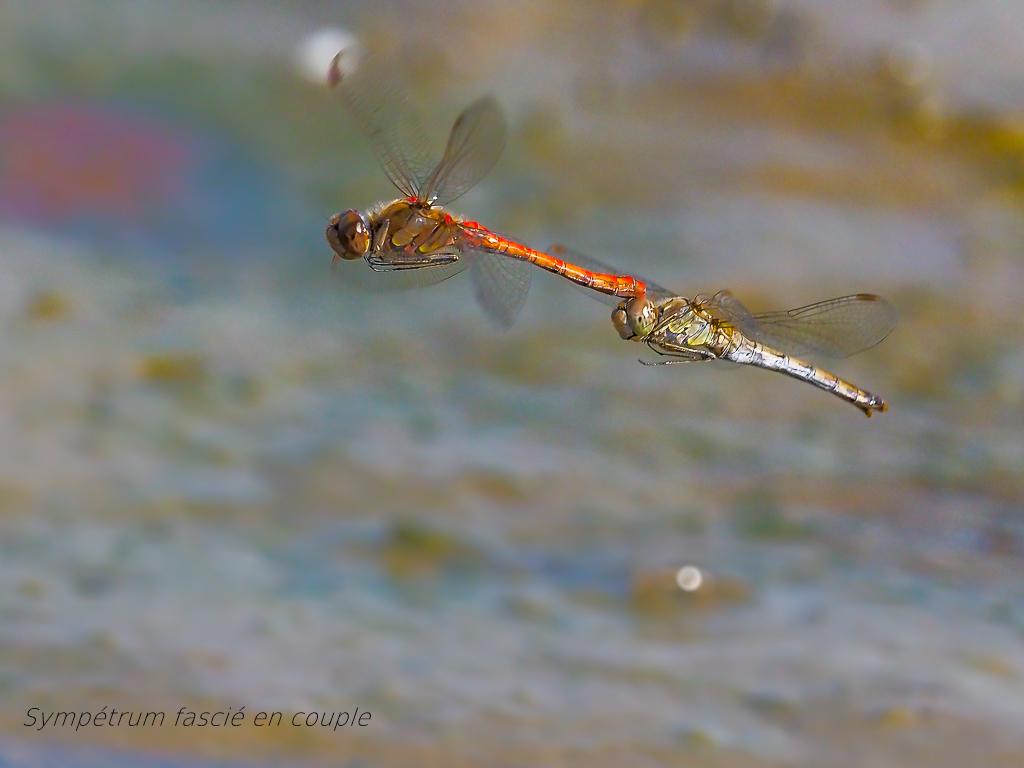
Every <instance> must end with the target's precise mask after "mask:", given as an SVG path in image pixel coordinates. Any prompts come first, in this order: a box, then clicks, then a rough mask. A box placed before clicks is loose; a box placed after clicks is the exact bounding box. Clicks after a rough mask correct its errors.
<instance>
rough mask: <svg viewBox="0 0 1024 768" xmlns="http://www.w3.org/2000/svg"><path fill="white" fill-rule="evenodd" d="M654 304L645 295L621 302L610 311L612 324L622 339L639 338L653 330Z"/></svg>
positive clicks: (655, 313)
mask: <svg viewBox="0 0 1024 768" xmlns="http://www.w3.org/2000/svg"><path fill="white" fill-rule="evenodd" d="M657 319H658V317H657V312H656V310H655V309H654V304H653V303H652V302H651V301H650V300H649V299H647V298H646V297H645V296H637V297H635V298H632V299H626V300H625V301H623V302H621V303H620V304H619V305H618V306H617V307H616V308H615V309H614V311H613V312H612V325H614V326H615V330H616V331H618V332H619V336H621V337H622V338H624V339H639V338H643V337H645V336H647V335H648V334H649V333H650V332H651V331H653V330H654V325H655V323H656V322H657Z"/></svg>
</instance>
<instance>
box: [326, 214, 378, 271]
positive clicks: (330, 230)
mask: <svg viewBox="0 0 1024 768" xmlns="http://www.w3.org/2000/svg"><path fill="white" fill-rule="evenodd" d="M327 242H328V243H330V244H331V248H333V249H334V254H335V258H336V259H338V258H341V259H345V260H346V261H353V260H355V259H361V258H363V256H365V255H366V252H367V251H369V250H370V223H369V222H368V221H367V219H366V216H364V215H363V214H362V213H361V212H359V211H345V212H344V213H336V214H334V215H333V216H331V220H330V221H329V222H328V223H327Z"/></svg>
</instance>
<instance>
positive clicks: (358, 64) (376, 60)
mask: <svg viewBox="0 0 1024 768" xmlns="http://www.w3.org/2000/svg"><path fill="white" fill-rule="evenodd" d="M399 69H400V68H399V67H398V62H396V61H392V60H389V59H387V58H386V57H384V56H382V55H379V54H373V53H370V52H369V51H367V50H366V49H364V48H362V47H361V46H352V47H349V48H345V49H344V50H342V51H340V52H339V53H338V54H337V55H336V56H335V57H334V60H333V61H332V62H331V67H330V70H329V71H328V77H327V79H328V82H329V83H330V84H331V86H332V87H333V89H334V91H335V92H336V93H337V94H338V95H339V97H340V98H341V101H342V102H343V103H344V105H345V107H346V108H347V109H348V110H349V112H350V113H351V114H352V116H353V117H354V118H355V120H356V122H357V123H358V124H359V127H360V129H361V130H362V131H363V133H364V134H365V135H366V137H367V138H368V139H369V140H370V144H371V145H372V146H373V150H374V153H375V154H376V155H377V160H378V161H379V162H380V164H381V167H382V168H383V169H384V173H385V174H387V177H388V178H389V179H391V183H392V184H394V185H395V186H396V187H397V188H398V189H399V191H401V192H402V194H403V195H405V196H407V197H418V196H419V192H420V189H421V188H422V187H423V183H424V182H425V181H426V179H427V178H429V176H430V173H431V168H432V166H433V159H432V157H431V154H430V152H429V151H428V150H427V147H426V134H425V133H424V132H423V130H422V125H421V123H420V121H419V120H418V118H417V116H416V112H415V110H414V108H413V106H412V104H411V103H410V102H409V101H408V100H407V98H406V97H405V95H404V94H405V93H407V92H408V88H404V87H403V86H402V84H401V82H400V78H399V74H398V73H399ZM435 157H436V156H435Z"/></svg>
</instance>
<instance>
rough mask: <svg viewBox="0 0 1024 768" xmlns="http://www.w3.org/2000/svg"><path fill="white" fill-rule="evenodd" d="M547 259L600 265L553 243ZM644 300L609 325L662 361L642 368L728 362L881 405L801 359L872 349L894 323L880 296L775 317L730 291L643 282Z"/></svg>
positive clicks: (870, 408) (625, 307)
mask: <svg viewBox="0 0 1024 768" xmlns="http://www.w3.org/2000/svg"><path fill="white" fill-rule="evenodd" d="M548 250H549V251H550V252H551V253H552V254H557V255H558V256H560V257H562V258H566V259H571V260H572V261H573V262H574V263H576V264H580V265H582V266H584V267H587V268H590V269H603V270H608V271H614V267H611V266H609V265H607V264H604V263H603V262H600V261H598V260H596V259H593V258H591V257H589V256H586V255H584V254H582V253H579V252H578V251H573V250H571V249H570V248H568V247H567V246H564V245H560V244H554V245H552V246H550V247H549V248H548ZM643 282H644V283H645V285H646V291H645V295H643V296H636V297H632V298H627V299H625V300H622V301H619V302H618V303H616V305H615V308H614V309H613V310H612V324H613V325H614V326H615V330H616V331H618V333H619V336H620V337H622V338H623V339H627V340H630V341H638V342H642V343H644V344H646V345H647V346H648V347H650V349H652V350H653V351H654V352H656V353H657V354H658V355H660V356H662V357H665V358H668V359H665V360H660V361H656V362H650V361H645V360H641V361H640V362H641V363H643V364H645V365H675V364H679V363H690V362H705V361H711V360H727V361H730V362H733V363H738V364H740V365H752V366H755V367H757V368H763V369H765V370H769V371H776V372H778V373H782V374H785V375H786V376H792V377H793V378H795V379H799V380H800V381H805V382H807V383H808V384H812V385H813V386H815V387H818V388H819V389H823V390H825V391H826V392H830V393H832V394H833V395H835V396H836V397H839V398H841V399H842V400H845V401H846V402H848V403H851V404H852V405H854V406H856V407H857V408H859V409H860V410H861V411H862V412H863V413H864V415H865V416H868V417H870V416H871V414H872V413H874V412H876V411H882V412H884V411H886V410H888V408H889V405H888V403H886V401H885V400H884V399H883V398H882V397H880V396H879V395H876V394H874V393H872V392H869V391H867V390H866V389H861V388H860V387H858V386H856V385H854V384H851V383H850V382H848V381H846V380H844V379H841V378H840V377H838V376H836V375H835V374H834V373H830V372H829V371H826V370H825V369H823V368H820V367H818V366H816V365H814V364H812V363H810V362H807V361H806V360H804V359H803V358H804V357H819V358H820V357H826V358H834V359H839V358H844V357H849V356H850V355H854V354H857V353H858V352H862V351H864V350H866V349H869V348H871V347H873V346H875V345H876V344H879V343H880V342H881V341H882V340H883V339H885V337H886V336H888V335H889V333H891V332H892V330H893V328H894V327H895V326H896V320H897V315H896V310H895V308H894V307H893V306H892V305H891V304H890V303H889V302H887V301H886V300H885V299H883V298H881V297H880V296H876V295H875V294H872V293H856V294H852V295H849V296H840V297H838V298H834V299H826V300H824V301H818V302H815V303H813V304H808V305H806V306H803V307H797V308H796V309H789V310H784V311H781V312H765V313H761V314H753V313H751V312H750V311H749V310H748V309H747V308H746V307H745V306H744V305H743V304H742V303H741V302H740V300H739V299H737V298H736V297H735V296H733V294H732V293H731V292H730V291H727V290H723V291H718V292H717V293H715V294H714V295H711V296H707V295H703V294H698V295H697V296H695V297H694V298H692V299H687V298H684V297H683V296H680V295H678V294H676V293H673V292H672V291H669V290H667V289H666V288H662V287H661V286H660V285H658V284H657V283H655V282H653V281H650V280H646V279H643Z"/></svg>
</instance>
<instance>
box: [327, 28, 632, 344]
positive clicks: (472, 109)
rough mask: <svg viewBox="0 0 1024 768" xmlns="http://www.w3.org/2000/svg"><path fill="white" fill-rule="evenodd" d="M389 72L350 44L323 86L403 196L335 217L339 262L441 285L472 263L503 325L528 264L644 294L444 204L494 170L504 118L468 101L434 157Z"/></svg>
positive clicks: (623, 292)
mask: <svg viewBox="0 0 1024 768" xmlns="http://www.w3.org/2000/svg"><path fill="white" fill-rule="evenodd" d="M387 70H388V66H387V62H381V61H375V60H373V59H372V58H371V57H370V56H368V55H367V54H366V53H365V52H363V51H361V50H359V49H356V48H350V49H345V50H343V51H342V52H341V53H339V54H338V55H337V56H335V58H334V60H333V61H332V62H331V67H330V70H329V74H328V82H329V83H330V84H331V86H332V87H333V88H334V89H335V90H336V91H337V92H338V93H339V94H340V96H341V98H342V100H343V101H344V102H345V105H346V106H347V107H348V109H349V110H350V112H351V113H352V114H353V115H354V117H355V119H356V121H357V122H358V123H359V125H360V127H361V129H362V131H363V132H364V133H365V134H366V136H367V137H368V138H369V140H370V142H371V144H372V146H373V148H374V151H375V153H376V155H377V159H378V160H379V161H380V164H381V166H382V167H383V169H384V172H385V174H387V177H388V178H389V179H390V180H391V183H392V184H394V185H395V187H396V188H397V189H398V190H399V191H400V192H401V193H402V195H403V197H401V198H399V199H397V200H392V201H390V202H385V203H381V204H379V205H376V206H374V207H373V208H370V209H369V210H367V211H358V210H349V211H345V212H344V213H338V214H335V215H334V216H332V217H331V219H330V222H329V223H328V225H327V233H326V234H327V241H328V242H329V243H330V245H331V248H332V249H333V250H334V254H335V256H334V260H335V262H336V261H337V260H339V259H346V260H355V259H365V260H366V262H367V264H369V265H370V267H371V268H372V269H374V270H376V271H394V270H412V269H422V270H424V274H423V279H421V280H420V281H419V282H421V283H430V282H440V281H441V280H444V279H447V278H448V277H451V276H452V275H453V274H455V273H457V272H459V271H461V270H462V269H464V268H466V267H467V266H468V267H470V274H471V275H472V277H473V282H474V286H475V289H476V295H477V298H478V299H479V301H480V303H481V305H482V306H483V308H484V310H485V311H486V312H487V314H488V315H489V316H490V317H491V319H492V320H494V321H495V322H496V323H497V324H498V325H500V326H508V325H510V324H511V323H512V321H513V320H514V319H515V317H516V315H517V314H518V313H519V310H520V309H521V308H522V306H523V303H524V302H525V300H526V293H527V291H528V290H529V285H530V275H531V272H530V270H529V265H530V264H535V265H536V266H538V267H540V268H542V269H545V270H547V271H549V272H554V273H555V274H558V275H561V276H562V277H565V278H566V279H568V280H571V281H572V282H574V283H576V284H578V285H581V286H584V287H586V288H589V289H591V290H594V291H597V292H600V293H603V294H607V295H610V296H615V297H618V298H620V299H621V298H631V297H640V296H643V294H644V285H643V283H642V282H641V281H639V280H636V279H635V278H633V277H631V276H629V275H619V274H611V273H607V272H600V271H595V270H590V269H585V268H582V267H580V266H578V265H576V264H572V263H569V262H567V261H565V260H563V259H560V258H557V257H555V256H552V255H550V254H547V253H542V252H540V251H536V250H534V249H532V248H529V247H527V246H525V245H522V244H521V243H517V242H515V241H513V240H510V239H508V238H506V237H503V236H502V235H499V234H497V233H495V232H492V231H491V230H490V229H488V228H487V227H485V226H483V225H482V224H480V223H479V222H476V221H467V220H464V219H462V218H460V217H458V216H456V215H454V214H452V213H450V212H449V211H447V210H445V208H444V206H445V205H447V204H448V203H450V202H452V201H453V200H455V199H456V198H458V197H459V196H461V195H462V194H464V193H465V192H466V191H468V190H469V189H470V188H471V187H472V186H474V185H475V184H476V183H477V182H478V181H479V180H480V179H482V178H483V177H484V176H485V175H486V174H487V172H488V171H490V170H491V168H493V167H494V164H495V163H496V162H497V160H498V157H499V156H500V154H501V151H502V149H504V146H505V118H504V115H503V114H502V111H501V108H500V107H499V106H498V103H497V102H496V101H495V100H494V98H493V97H490V96H486V97H483V98H480V99H478V100H477V101H475V102H473V104H471V105H470V106H469V107H468V108H467V109H466V110H465V111H463V112H462V114H460V115H459V116H458V118H457V119H456V120H455V123H454V125H453V126H452V129H451V132H450V134H449V137H448V143H447V146H446V147H445V150H444V153H443V154H442V155H441V159H440V160H439V161H437V162H434V161H433V160H432V159H431V156H430V154H429V153H428V152H425V151H424V149H423V140H424V139H423V137H424V134H423V132H422V130H420V128H419V126H418V125H417V123H416V122H415V119H414V114H413V112H412V111H411V110H410V109H409V107H408V106H407V105H406V104H405V103H404V100H403V98H402V91H401V89H399V88H396V87H395V86H394V85H393V84H392V83H390V82H389V77H388V72H387Z"/></svg>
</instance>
